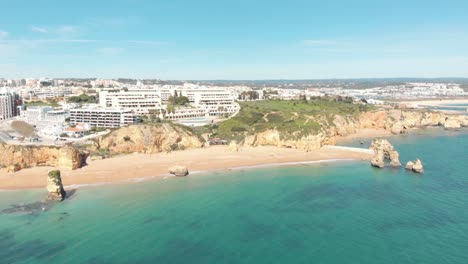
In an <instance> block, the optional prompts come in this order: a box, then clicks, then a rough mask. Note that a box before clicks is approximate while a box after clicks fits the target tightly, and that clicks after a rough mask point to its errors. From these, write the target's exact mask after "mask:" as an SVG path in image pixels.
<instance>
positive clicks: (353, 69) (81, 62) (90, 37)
mask: <svg viewBox="0 0 468 264" xmlns="http://www.w3.org/2000/svg"><path fill="white" fill-rule="evenodd" d="M0 10H1V15H0V77H7V78H17V77H54V78H60V77H99V78H117V77H130V78H160V79H317V78H365V77H454V76H456V77H468V15H467V10H468V1H466V0H465V1H462V0H460V1H457V0H446V1H432V0H426V1H419V0H406V1H401V0H392V1H390V0H385V1H379V0H347V1H345V0H341V1H338V0H327V1H323V0H321V1H315V0H309V1H305V0H304V1H299V0H289V1H276V0H270V1H264V0H250V1H247V0H236V1H234V0H232V1H227V0H217V1H214V0H198V1H194V0H190V1H189V0H185V1H181V0H170V1H169V0H167V1H161V0H152V1H149V0H133V1H130V0H114V1H104V0H93V1H88V0H80V1H63V0H61V1H56V0H42V1H39V0H38V1H30V0H27V1H26V0H15V1H11V0H8V1H7V0H0Z"/></svg>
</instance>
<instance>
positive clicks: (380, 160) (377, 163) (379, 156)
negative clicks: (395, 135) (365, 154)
mask: <svg viewBox="0 0 468 264" xmlns="http://www.w3.org/2000/svg"><path fill="white" fill-rule="evenodd" d="M371 165H372V166H374V167H377V168H383V167H385V160H384V154H383V151H382V150H379V151H378V152H377V153H376V154H375V155H374V157H373V158H372V159H371Z"/></svg>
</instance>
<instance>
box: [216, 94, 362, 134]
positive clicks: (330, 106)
mask: <svg viewBox="0 0 468 264" xmlns="http://www.w3.org/2000/svg"><path fill="white" fill-rule="evenodd" d="M240 105H241V110H240V112H239V114H238V115H236V116H235V117H233V118H231V119H229V120H226V121H224V122H222V123H219V124H218V127H216V126H215V128H214V129H213V134H212V136H216V137H220V138H223V139H238V140H239V139H242V138H243V137H245V136H246V135H251V134H254V133H258V132H263V131H266V130H269V129H277V130H278V131H279V132H281V134H282V135H283V136H285V137H291V138H293V137H294V138H299V137H302V136H305V135H309V134H317V133H318V132H319V131H320V129H321V125H320V123H319V122H318V121H317V119H323V118H325V119H326V120H328V121H329V122H330V121H332V120H333V117H334V116H335V115H337V114H338V115H343V116H347V115H353V116H354V115H356V114H358V113H360V112H362V111H367V110H369V107H368V106H365V105H358V104H353V103H352V101H351V100H346V99H336V98H335V99H315V100H309V101H305V100H293V101H284V100H267V101H255V102H240ZM298 131H299V132H298ZM294 132H296V133H294ZM293 133H294V136H293V135H292V134H293Z"/></svg>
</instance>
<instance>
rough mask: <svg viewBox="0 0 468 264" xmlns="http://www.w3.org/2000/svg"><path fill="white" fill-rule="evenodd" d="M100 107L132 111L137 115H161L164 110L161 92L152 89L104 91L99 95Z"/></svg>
mask: <svg viewBox="0 0 468 264" xmlns="http://www.w3.org/2000/svg"><path fill="white" fill-rule="evenodd" d="M99 105H100V106H101V107H102V108H124V109H130V110H132V111H133V112H134V113H135V114H148V113H151V112H156V113H158V114H159V113H160V111H161V110H162V109H163V107H162V102H161V91H156V90H150V89H131V90H128V91H124V90H117V91H102V92H100V93H99Z"/></svg>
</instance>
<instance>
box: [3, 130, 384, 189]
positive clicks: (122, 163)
mask: <svg viewBox="0 0 468 264" xmlns="http://www.w3.org/2000/svg"><path fill="white" fill-rule="evenodd" d="M368 132H369V131H368ZM374 132H375V131H374ZM369 133H370V132H369ZM380 133H381V132H380ZM364 137H365V136H364ZM370 156H371V155H370V154H367V153H359V152H355V151H349V150H343V149H333V148H327V147H325V148H321V149H319V150H316V151H312V152H305V151H302V150H297V149H288V148H279V147H273V146H262V147H243V148H241V150H240V151H239V152H229V151H228V149H227V146H211V147H208V148H202V149H191V150H185V151H176V152H171V153H157V154H128V155H121V156H117V157H113V158H110V159H104V160H93V161H89V162H88V163H89V164H88V165H86V166H84V167H83V168H80V169H77V170H73V171H72V170H68V169H61V172H62V180H63V183H64V185H65V186H66V187H67V186H68V189H70V188H74V187H77V186H80V185H90V184H92V185H94V184H103V183H124V182H129V181H139V180H143V179H146V178H163V177H166V176H168V172H167V170H168V168H169V167H170V166H172V165H184V166H187V168H188V169H189V171H192V172H195V171H212V170H222V169H229V168H238V167H249V166H261V165H273V164H280V163H300V162H311V161H321V160H336V159H356V160H364V159H366V160H367V159H370ZM52 169H54V168H53V167H35V168H29V169H23V170H21V171H18V172H16V173H14V174H13V173H7V172H6V169H1V170H0V189H3V190H12V189H29V188H45V186H46V176H47V172H48V171H49V170H52Z"/></svg>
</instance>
